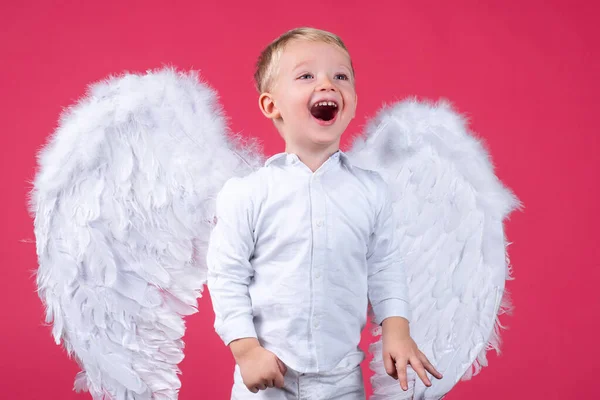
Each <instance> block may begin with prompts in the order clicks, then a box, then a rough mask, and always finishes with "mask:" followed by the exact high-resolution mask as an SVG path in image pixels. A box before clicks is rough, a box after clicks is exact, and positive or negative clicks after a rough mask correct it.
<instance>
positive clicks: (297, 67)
mask: <svg viewBox="0 0 600 400" xmlns="http://www.w3.org/2000/svg"><path fill="white" fill-rule="evenodd" d="M311 61H312V60H311ZM309 63H310V61H302V62H301V63H299V64H296V65H295V66H294V68H293V69H292V71H296V70H297V69H300V67H302V66H304V65H306V64H309Z"/></svg>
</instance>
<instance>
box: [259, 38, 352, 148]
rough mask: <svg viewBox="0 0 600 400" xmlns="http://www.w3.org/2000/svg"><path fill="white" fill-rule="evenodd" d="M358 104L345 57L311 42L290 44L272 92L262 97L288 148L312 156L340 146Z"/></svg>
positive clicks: (349, 65)
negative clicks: (296, 149)
mask: <svg viewBox="0 0 600 400" xmlns="http://www.w3.org/2000/svg"><path fill="white" fill-rule="evenodd" d="M356 101H357V97H356V91H355V87H354V77H353V75H352V69H351V64H350V58H349V57H348V55H347V54H346V52H344V51H343V50H342V49H340V48H339V47H337V46H334V45H331V44H327V43H322V42H310V41H306V40H294V41H292V42H290V43H288V44H287V46H286V48H285V50H284V51H283V54H282V55H281V58H280V61H279V68H278V72H277V75H276V77H275V79H274V80H273V85H272V90H271V92H270V93H263V94H262V95H261V97H260V105H261V109H262V111H263V113H264V114H265V115H266V116H267V117H268V118H271V119H273V120H274V121H275V125H276V126H277V129H278V130H279V132H280V133H281V134H282V136H283V138H284V140H285V142H286V145H290V144H291V145H292V146H291V147H293V148H298V147H300V148H303V149H313V150H317V149H321V148H324V147H337V146H339V141H340V137H341V136H342V133H344V130H345V129H346V127H347V126H348V124H349V123H350V121H351V120H352V118H354V115H355V112H356Z"/></svg>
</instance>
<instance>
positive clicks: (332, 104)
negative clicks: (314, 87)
mask: <svg viewBox="0 0 600 400" xmlns="http://www.w3.org/2000/svg"><path fill="white" fill-rule="evenodd" d="M316 106H319V107H325V106H329V107H337V104H335V103H334V102H333V101H320V102H318V103H317V104H316Z"/></svg>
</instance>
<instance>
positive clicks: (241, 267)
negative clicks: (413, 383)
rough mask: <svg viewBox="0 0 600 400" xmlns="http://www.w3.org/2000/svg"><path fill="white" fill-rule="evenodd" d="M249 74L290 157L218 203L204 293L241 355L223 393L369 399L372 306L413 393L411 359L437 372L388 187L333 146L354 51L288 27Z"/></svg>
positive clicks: (387, 358)
mask: <svg viewBox="0 0 600 400" xmlns="http://www.w3.org/2000/svg"><path fill="white" fill-rule="evenodd" d="M255 78H256V84H257V87H258V90H259V93H260V97H259V106H260V109H261V111H262V112H263V114H264V115H265V116H266V117H267V118H269V119H271V120H272V121H273V123H274V125H275V127H276V128H277V130H278V131H279V133H280V134H281V136H282V137H283V139H284V141H285V152H284V153H280V154H277V155H275V156H273V157H271V158H270V159H268V160H267V161H266V163H265V165H264V167H262V168H260V169H259V170H258V171H255V172H253V173H252V174H250V175H248V176H246V177H244V178H232V179H230V180H229V181H227V182H226V183H225V185H224V186H223V188H222V190H221V191H220V193H219V195H218V197H217V201H216V205H217V223H216V226H215V228H214V230H213V232H212V234H211V238H210V243H209V248H208V255H207V262H208V268H209V275H208V288H209V291H210V295H211V298H212V301H213V307H214V311H215V316H216V318H215V330H216V332H217V333H218V335H219V336H220V337H221V339H222V340H223V341H224V343H225V344H226V345H228V346H229V347H230V349H231V351H232V353H233V356H234V359H235V361H236V366H235V374H234V385H233V389H232V396H231V398H232V399H309V400H316V399H343V400H358V399H361V400H363V399H364V398H365V390H364V385H363V376H362V373H361V369H360V363H361V361H362V360H363V359H364V353H363V352H362V351H361V350H360V348H359V347H358V344H359V342H360V336H361V332H362V330H363V328H364V326H365V324H366V319H367V306H368V302H369V301H370V302H371V305H372V307H373V311H374V315H375V317H376V321H377V323H379V324H382V326H383V357H384V363H385V368H386V371H387V373H388V374H389V375H391V376H393V377H395V378H396V379H399V380H400V384H401V386H402V388H403V389H404V390H407V388H408V386H407V380H406V366H407V364H408V363H410V364H411V366H412V367H413V368H414V370H415V371H416V372H417V374H418V376H419V377H420V378H421V379H422V380H423V382H424V383H425V384H426V385H427V386H430V385H431V383H430V381H429V379H428V378H427V375H426V373H425V370H427V371H429V372H430V373H431V374H433V375H434V376H435V377H436V378H438V379H439V378H441V374H439V372H437V371H436V370H435V368H434V367H433V366H432V365H431V364H430V363H429V361H428V360H427V358H426V357H425V355H424V354H423V353H421V352H420V351H419V349H418V348H417V346H416V344H415V342H414V341H413V340H412V339H411V337H410V334H409V325H408V322H409V320H410V309H409V303H408V297H407V293H408V291H407V287H406V276H405V272H404V270H403V267H402V265H401V262H400V258H401V254H400V253H399V248H398V244H397V241H396V239H395V236H394V235H395V233H394V219H393V214H392V208H391V202H390V197H389V194H388V191H387V187H386V184H385V182H384V181H383V180H382V178H381V177H380V175H379V174H377V173H375V172H373V171H368V170H364V169H360V168H358V167H356V166H353V165H352V164H351V162H350V160H349V159H348V158H347V156H346V155H345V154H344V153H343V152H341V151H340V150H339V144H340V137H341V136H342V133H343V132H344V130H345V129H346V127H347V126H348V124H349V122H350V120H351V119H352V118H354V114H355V110H356V103H357V96H356V92H355V82H354V70H353V66H352V62H351V60H350V56H349V53H348V50H347V49H346V47H345V45H344V44H343V42H342V41H341V40H340V38H338V37H337V36H335V35H333V34H331V33H329V32H325V31H321V30H316V29H311V28H300V29H295V30H292V31H290V32H287V33H285V34H284V35H282V36H281V37H279V38H278V39H276V40H275V41H274V42H273V43H271V44H270V45H269V46H268V47H267V48H266V49H265V50H264V51H263V53H262V54H261V56H260V58H259V61H258V68H257V71H256V74H255ZM263 390H264V391H263ZM253 393H258V395H257V394H253Z"/></svg>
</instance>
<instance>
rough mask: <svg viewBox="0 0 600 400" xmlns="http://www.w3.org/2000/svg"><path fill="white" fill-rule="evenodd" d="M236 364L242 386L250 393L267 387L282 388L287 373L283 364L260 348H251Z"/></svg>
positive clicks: (273, 355)
mask: <svg viewBox="0 0 600 400" xmlns="http://www.w3.org/2000/svg"><path fill="white" fill-rule="evenodd" d="M237 364H238V365H239V366H240V373H241V375H242V379H243V381H244V385H246V387H247V388H248V390H250V391H251V392H252V393H257V392H258V391H259V390H265V389H266V388H268V387H278V388H282V387H283V386H284V380H283V376H284V375H285V373H286V372H287V368H286V366H285V364H283V363H282V362H281V360H280V359H279V358H277V356H276V355H275V354H273V353H271V352H270V351H269V350H267V349H265V348H264V347H262V346H258V347H253V348H252V349H250V350H248V351H247V352H245V353H244V354H243V355H242V356H241V357H240V358H239V359H237Z"/></svg>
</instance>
